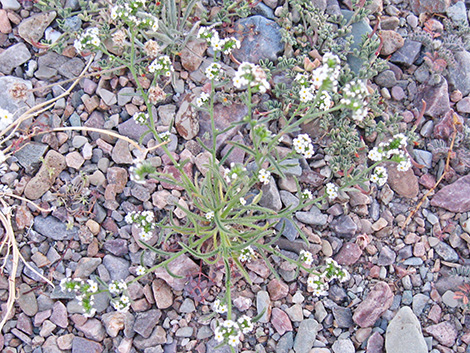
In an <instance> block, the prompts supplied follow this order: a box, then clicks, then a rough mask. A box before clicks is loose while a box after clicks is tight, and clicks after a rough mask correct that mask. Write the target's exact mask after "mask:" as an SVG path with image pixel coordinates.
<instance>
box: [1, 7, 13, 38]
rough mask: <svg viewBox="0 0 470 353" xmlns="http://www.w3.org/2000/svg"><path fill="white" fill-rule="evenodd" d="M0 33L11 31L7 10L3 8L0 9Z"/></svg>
mask: <svg viewBox="0 0 470 353" xmlns="http://www.w3.org/2000/svg"><path fill="white" fill-rule="evenodd" d="M0 33H4V34H8V33H11V23H10V20H9V19H8V15H7V12H6V11H5V10H3V9H1V10H0Z"/></svg>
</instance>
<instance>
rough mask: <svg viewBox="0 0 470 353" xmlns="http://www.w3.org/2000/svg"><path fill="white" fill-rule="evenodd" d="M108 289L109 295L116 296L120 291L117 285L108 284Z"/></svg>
mask: <svg viewBox="0 0 470 353" xmlns="http://www.w3.org/2000/svg"><path fill="white" fill-rule="evenodd" d="M108 289H109V293H111V294H118V293H119V292H120V291H119V288H118V286H117V283H114V282H113V283H110V285H109V286H108Z"/></svg>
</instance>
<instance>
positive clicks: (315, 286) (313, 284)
mask: <svg viewBox="0 0 470 353" xmlns="http://www.w3.org/2000/svg"><path fill="white" fill-rule="evenodd" d="M349 278H350V276H349V273H348V271H346V270H345V269H343V268H342V267H341V266H340V265H338V263H337V262H336V261H335V260H333V259H326V266H325V267H324V269H323V271H322V273H321V274H320V276H318V275H311V276H309V278H308V279H307V287H308V290H310V291H312V292H313V294H314V295H316V296H325V295H328V288H329V282H331V281H333V280H335V279H338V280H339V281H340V282H345V281H348V280H349Z"/></svg>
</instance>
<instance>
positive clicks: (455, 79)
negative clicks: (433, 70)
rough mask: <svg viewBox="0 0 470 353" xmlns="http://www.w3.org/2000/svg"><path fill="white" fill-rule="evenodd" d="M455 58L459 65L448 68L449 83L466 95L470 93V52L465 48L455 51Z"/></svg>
mask: <svg viewBox="0 0 470 353" xmlns="http://www.w3.org/2000/svg"><path fill="white" fill-rule="evenodd" d="M454 58H455V61H456V63H457V65H455V67H449V68H448V70H449V75H448V80H449V84H451V85H452V86H453V87H454V88H455V89H458V90H459V91H460V92H462V95H463V96H464V97H465V96H467V95H468V94H469V93H470V71H469V70H466V68H467V67H469V65H470V53H469V52H468V51H465V50H463V51H458V52H455V53H454Z"/></svg>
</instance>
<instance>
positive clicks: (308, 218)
mask: <svg viewBox="0 0 470 353" xmlns="http://www.w3.org/2000/svg"><path fill="white" fill-rule="evenodd" d="M295 218H297V219H298V220H299V221H300V222H302V223H305V224H312V225H319V226H324V225H325V224H326V222H327V221H328V215H326V214H323V213H322V212H321V211H320V210H319V209H318V207H316V206H312V208H311V209H310V211H308V212H303V211H298V212H296V213H295Z"/></svg>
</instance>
